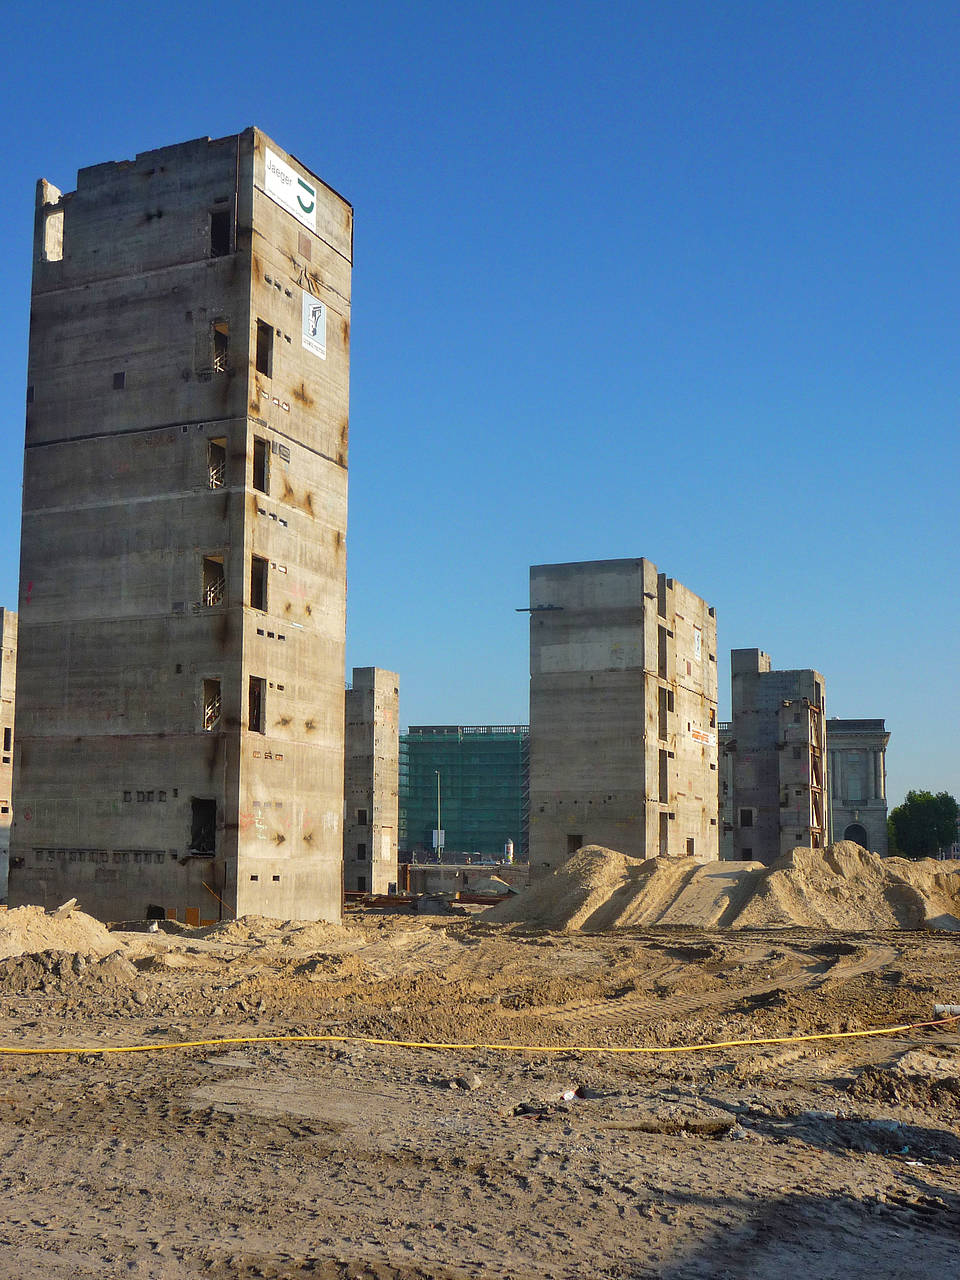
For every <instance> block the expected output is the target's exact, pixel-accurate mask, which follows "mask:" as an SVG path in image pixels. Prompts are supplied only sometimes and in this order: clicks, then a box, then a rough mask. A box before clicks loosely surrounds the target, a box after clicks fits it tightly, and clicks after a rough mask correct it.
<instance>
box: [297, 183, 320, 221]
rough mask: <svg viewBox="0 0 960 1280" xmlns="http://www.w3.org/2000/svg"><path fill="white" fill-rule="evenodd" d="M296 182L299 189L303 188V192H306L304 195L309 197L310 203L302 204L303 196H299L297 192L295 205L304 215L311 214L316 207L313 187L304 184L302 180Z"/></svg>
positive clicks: (315, 195)
mask: <svg viewBox="0 0 960 1280" xmlns="http://www.w3.org/2000/svg"><path fill="white" fill-rule="evenodd" d="M297 182H298V183H299V185H300V186H301V187H303V189H304V191H306V193H307V194H308V195H309V197H310V203H309V204H304V203H303V196H302V195H300V193H299V192H298V193H297V204H298V205H299V206H300V208H301V209H302V210H303V212H304V213H313V211H314V209H315V208H316V207H317V193H316V192H315V191H314V189H313V187H311V186H310V184H309V183H308V182H304V180H303V179H302V178H298V179H297Z"/></svg>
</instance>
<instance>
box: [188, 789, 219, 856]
mask: <svg viewBox="0 0 960 1280" xmlns="http://www.w3.org/2000/svg"><path fill="white" fill-rule="evenodd" d="M216 851H217V802H216V800H211V799H209V798H208V797H201V796H191V797H190V852H191V853H207V854H212V853H216Z"/></svg>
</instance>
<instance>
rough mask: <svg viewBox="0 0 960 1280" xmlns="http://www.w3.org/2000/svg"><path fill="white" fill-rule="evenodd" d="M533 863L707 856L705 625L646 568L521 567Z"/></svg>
mask: <svg viewBox="0 0 960 1280" xmlns="http://www.w3.org/2000/svg"><path fill="white" fill-rule="evenodd" d="M530 606H531V615H530V863H531V868H532V869H531V875H532V876H533V877H534V878H536V876H537V875H539V874H543V873H546V872H548V871H549V870H551V869H552V868H554V867H556V866H557V865H559V863H560V862H562V861H563V860H564V859H565V858H566V857H567V856H569V854H570V853H572V852H574V851H575V850H576V849H577V848H579V847H581V846H582V845H584V844H600V845H605V846H608V847H610V848H614V849H618V850H620V851H621V852H622V853H626V854H628V855H630V856H633V857H653V856H656V855H657V854H658V853H663V854H665V855H674V856H693V857H697V858H700V859H702V860H704V861H707V860H712V859H715V858H716V857H717V856H718V847H719V846H718V827H717V792H718V786H717V773H716V768H717V737H716V732H717V731H716V707H717V665H716V618H715V614H714V610H713V609H712V608H710V606H709V605H707V604H706V603H705V602H704V601H703V600H701V599H700V598H699V597H698V596H696V595H694V594H693V592H691V591H688V590H687V589H686V588H685V587H683V586H681V584H679V583H677V582H675V581H674V580H673V579H672V578H667V576H666V575H665V574H658V573H657V568H656V566H655V565H654V564H652V563H651V562H650V561H648V560H605V561H593V562H587V563H582V564H563V565H537V566H534V567H533V568H532V569H531V571H530Z"/></svg>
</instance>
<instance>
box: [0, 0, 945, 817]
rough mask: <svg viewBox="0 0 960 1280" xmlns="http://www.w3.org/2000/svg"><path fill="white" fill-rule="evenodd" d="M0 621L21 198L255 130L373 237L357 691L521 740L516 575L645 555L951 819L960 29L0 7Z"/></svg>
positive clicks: (888, 14)
mask: <svg viewBox="0 0 960 1280" xmlns="http://www.w3.org/2000/svg"><path fill="white" fill-rule="evenodd" d="M4 19H5V20H4V26H5V36H6V38H7V48H6V51H5V54H4V59H3V74H2V77H0V105H2V108H3V119H4V121H5V137H6V143H5V147H4V150H5V153H6V164H5V173H6V181H5V184H4V190H3V199H2V201H0V219H2V223H0V232H2V242H3V244H4V245H5V246H6V258H5V261H6V274H5V288H4V297H5V306H4V307H3V309H2V313H0V362H2V365H0V367H2V378H0V385H2V386H3V387H4V390H5V393H6V410H5V430H4V431H3V432H2V435H0V441H2V450H3V455H2V473H0V474H2V477H3V481H2V483H3V494H2V499H3V500H2V502H0V546H2V548H3V550H4V551H5V553H6V554H5V555H4V556H3V558H2V561H0V603H6V604H8V605H10V606H13V605H15V602H16V595H17V556H18V551H17V546H18V539H19V501H20V490H19V485H20V474H21V449H22V433H23V398H24V387H25V375H26V350H27V327H28V313H29V288H30V254H31V234H32V219H33V199H34V181H35V179H36V178H38V177H41V176H43V177H46V178H49V180H50V181H51V182H53V183H55V184H56V185H57V186H59V187H61V188H64V189H73V186H74V184H75V179H76V171H77V168H78V167H82V166H84V165H89V164H95V163H99V162H101V161H104V160H119V159H123V158H126V157H132V156H133V155H134V154H135V153H136V152H138V151H144V150H148V149H150V148H152V147H156V146H161V145H164V144H167V143H172V142H179V141H183V140H185V139H188V138H192V137H197V136H201V135H206V134H209V135H211V136H214V137H216V136H222V135H224V134H227V133H233V132H236V131H238V130H240V129H242V128H244V127H245V126H247V125H249V124H257V125H259V126H261V127H262V128H263V129H265V130H266V131H267V132H268V133H269V134H271V135H272V136H273V137H275V139H276V140H277V142H279V143H280V144H281V145H283V146H284V147H286V148H287V149H288V150H290V151H292V152H294V153H295V154H296V155H297V156H298V157H300V158H301V159H302V160H303V161H304V163H306V164H308V165H309V166H310V167H311V168H312V169H314V170H315V171H316V172H318V173H319V174H320V175H321V176H322V177H323V178H324V179H325V180H326V181H327V182H329V183H330V185H331V186H333V187H335V188H336V189H337V190H338V191H340V192H342V193H343V194H344V195H345V196H347V198H348V199H350V200H351V201H352V202H353V204H354V206H355V209H356V238H355V250H356V262H355V272H354V292H353V304H354V310H353V326H352V339H353V351H352V356H353V362H352V405H351V427H352V431H351V457H350V485H351V490H350V495H351V496H350V529H349V540H348V546H349V575H350V579H349V618H348V655H347V656H348V663H349V664H350V665H357V666H366V665H378V666H384V667H391V668H393V669H395V670H397V671H399V672H400V675H401V697H402V703H401V718H402V720H403V722H404V723H437V722H457V721H460V722H468V723H483V722H487V721H511V722H512V721H519V720H525V719H526V717H527V622H526V617H525V615H523V614H517V613H515V612H514V610H515V608H516V607H517V606H518V605H524V604H526V603H527V570H528V566H529V565H530V564H535V563H541V562H550V561H564V560H588V559H603V558H608V557H619V556H641V555H643V556H648V557H649V558H651V559H653V560H654V561H656V563H657V564H658V566H659V567H660V568H661V569H663V570H665V571H666V572H667V573H668V574H670V575H671V576H673V577H676V578H678V579H679V580H680V581H681V582H683V583H684V584H685V585H687V586H689V587H690V588H691V589H693V590H694V591H696V592H698V593H699V594H700V595H702V596H704V597H705V598H706V599H707V600H709V601H710V602H711V603H712V604H714V605H716V608H717V615H718V624H719V636H720V672H721V716H725V714H726V712H727V710H728V708H729V665H728V651H729V649H730V648H731V647H748V646H750V647H752V646H758V647H760V648H763V649H766V650H767V651H768V652H769V653H770V654H771V655H772V657H773V660H774V665H775V666H778V667H807V666H814V667H817V668H818V669H819V670H820V671H822V672H823V673H824V675H825V676H826V679H827V704H828V714H831V715H840V716H883V717H885V718H886V720H887V725H888V728H889V729H890V730H891V731H892V735H893V736H892V739H891V744H890V750H889V754H888V771H889V792H890V797H891V800H892V801H894V802H895V801H897V800H899V799H900V798H901V797H902V795H903V793H904V791H905V790H906V789H907V788H908V787H930V788H932V789H934V790H939V789H943V788H946V789H948V790H950V791H952V792H953V793H954V794H955V795H960V752H958V745H957V743H958V728H960V680H958V658H960V603H958V601H960V595H958V586H960V572H958V569H960V565H958V560H960V555H958V546H960V539H958V533H957V525H958V515H957V512H958V501H957V494H958V489H960V466H958V463H960V445H958V432H957V419H958V402H960V341H958V339H960V333H958V329H960V324H958V320H960V278H958V277H960V181H958V168H960V109H958V98H957V93H958V81H957V74H956V67H957V61H958V53H960V8H958V6H957V5H956V4H955V3H926V2H924V0H917V2H914V3H911V4H909V5H908V4H904V3H902V2H901V3H890V2H888V0H864V2H863V3H859V2H857V3H844V2H842V0H834V2H833V3H814V2H813V0H809V2H808V3H799V2H798V3H792V4H791V3H782V2H778V0H756V2H754V3H737V2H736V0H724V3H718V2H717V0H710V2H709V3H686V2H684V0H662V2H659V3H632V4H626V3H612V4H605V3H592V4H583V3H572V4H566V5H562V6H561V5H547V4H523V3H510V4H504V3H500V2H499V0H494V2H492V3H491V2H489V0H488V2H487V3H473V2H469V0H468V2H467V3H458V4H451V3H448V4H439V3H423V4H415V3H411V4H406V5H394V4H389V3H384V4H371V3H367V2H366V0H359V2H356V3H352V4H350V5H334V6H325V5H318V4H314V3H311V4H304V3H290V4H285V5H275V6H272V7H271V6H264V5H262V4H251V3H249V2H248V0H236V2H235V3H232V4H231V5H229V6H227V7H226V8H224V7H213V8H210V7H203V6H197V5H195V4H190V5H186V4H183V3H180V2H179V0H174V2H172V3H164V4H162V5H161V4H152V5H151V4H147V5H145V6H140V7H137V6H133V7H131V6H130V5H128V4H124V5H119V4H114V3H98V4H93V5H79V4H75V3H71V4H63V3H56V2H55V3H47V4H44V5H40V6H38V5H36V4H30V5H26V4H20V3H17V2H16V0H14V2H13V3H8V4H7V5H5V6H4Z"/></svg>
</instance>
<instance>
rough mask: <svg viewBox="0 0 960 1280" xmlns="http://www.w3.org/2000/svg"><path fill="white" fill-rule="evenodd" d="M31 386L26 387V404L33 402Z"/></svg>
mask: <svg viewBox="0 0 960 1280" xmlns="http://www.w3.org/2000/svg"><path fill="white" fill-rule="evenodd" d="M33 395H34V392H33V387H32V386H31V387H27V404H33Z"/></svg>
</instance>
